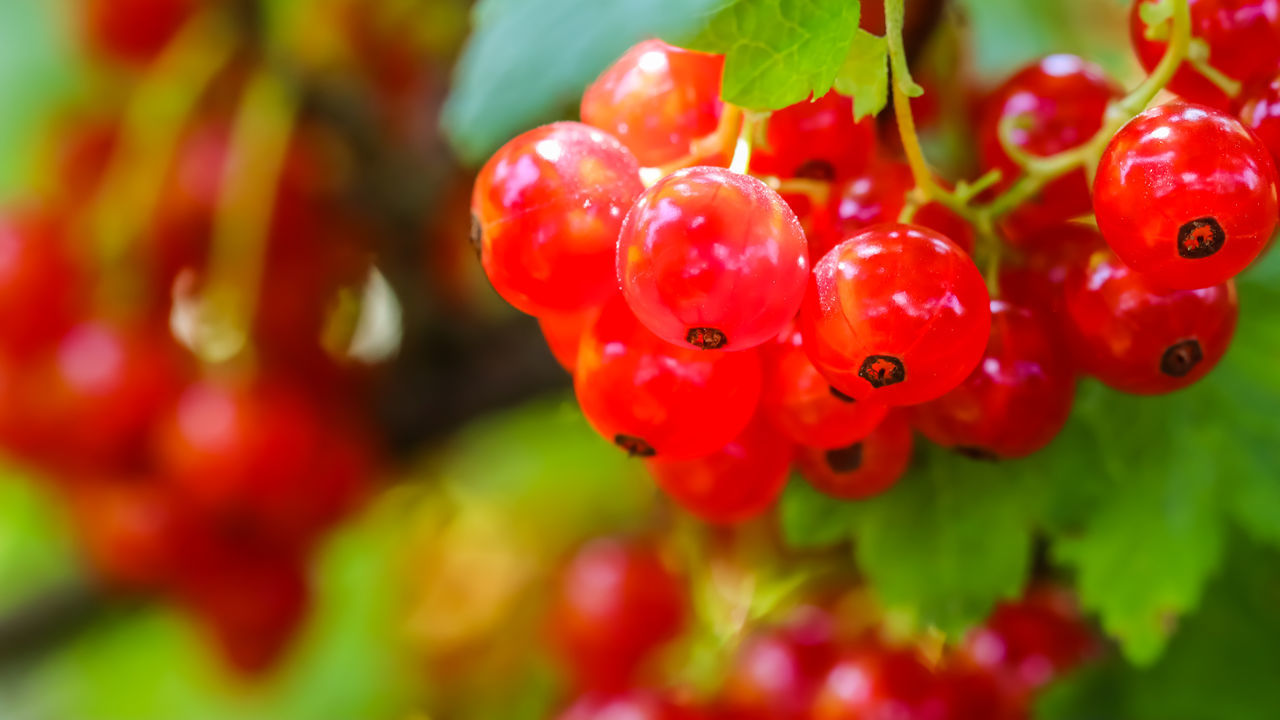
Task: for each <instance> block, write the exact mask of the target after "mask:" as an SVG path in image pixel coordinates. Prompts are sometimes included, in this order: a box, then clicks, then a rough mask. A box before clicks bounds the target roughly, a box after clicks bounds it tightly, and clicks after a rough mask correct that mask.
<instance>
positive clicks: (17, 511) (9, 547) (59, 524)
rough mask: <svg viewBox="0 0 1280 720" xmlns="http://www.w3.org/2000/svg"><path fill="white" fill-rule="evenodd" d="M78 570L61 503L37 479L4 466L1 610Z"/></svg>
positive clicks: (0, 484) (0, 471) (0, 473)
mask: <svg viewBox="0 0 1280 720" xmlns="http://www.w3.org/2000/svg"><path fill="white" fill-rule="evenodd" d="M75 572H76V559H75V551H74V549H73V548H72V544H71V538H70V536H69V533H68V528H67V525H66V518H65V517H63V516H62V514H61V513H60V507H59V505H58V499H57V498H55V497H54V496H53V495H52V493H50V492H49V491H48V490H47V488H44V487H41V486H40V485H38V484H37V483H36V482H35V481H34V480H33V479H31V478H26V477H22V476H21V475H19V474H17V473H15V472H13V471H12V470H11V469H9V468H0V612H3V611H6V610H9V609H10V608H13V607H15V606H17V605H19V604H21V603H22V602H24V601H26V600H29V599H30V598H32V597H34V596H35V595H36V594H37V593H39V592H41V591H42V590H44V589H46V588H48V587H50V586H53V585H55V584H57V583H59V582H62V581H65V580H67V579H69V578H71V577H73V576H74V574H75Z"/></svg>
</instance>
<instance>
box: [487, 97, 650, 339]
mask: <svg viewBox="0 0 1280 720" xmlns="http://www.w3.org/2000/svg"><path fill="white" fill-rule="evenodd" d="M643 189H644V187H643V185H641V183H640V166H639V164H638V163H637V162H636V159H635V156H633V155H632V154H631V152H630V151H629V150H627V149H626V148H625V147H623V146H622V144H621V143H619V142H618V141H617V139H615V138H613V137H610V136H609V135H608V133H605V132H604V131H603V130H597V129H596V128H593V127H591V126H589V125H583V124H582V123H572V122H558V123H552V124H550V125H544V126H542V127H540V128H536V129H534V130H530V131H528V132H526V133H524V134H523V135H520V136H518V137H516V138H515V139H514V140H511V141H510V142H508V143H507V144H506V145H503V146H502V148H500V149H499V150H498V152H497V153H495V154H494V155H493V157H491V158H489V162H487V163H485V166H484V168H482V169H481V170H480V175H479V176H478V177H477V178H476V186H475V191H474V193H473V195H472V198H471V212H472V216H473V227H472V238H471V241H472V243H473V244H474V245H475V246H476V248H477V250H478V251H479V252H480V260H481V263H482V264H483V265H484V271H485V273H486V274H487V275H488V276H489V282H491V283H493V287H494V289H495V290H497V291H498V294H499V295H502V297H503V299H505V300H506V301H507V302H509V303H511V304H512V305H514V306H515V307H516V308H517V309H519V310H522V311H524V312H527V313H529V314H530V315H541V314H543V313H547V312H569V311H574V310H582V309H584V308H586V307H588V306H590V305H594V304H597V303H599V302H601V301H603V300H604V299H605V298H606V297H608V295H609V293H611V292H612V291H613V289H614V288H615V287H616V283H617V278H616V277H615V274H614V270H613V267H614V252H615V248H616V247H617V240H618V229H619V227H621V225H622V218H623V215H624V214H625V213H626V212H627V208H629V207H631V204H632V202H634V201H635V199H636V196H637V195H639V194H640V192H641V191H642V190H643Z"/></svg>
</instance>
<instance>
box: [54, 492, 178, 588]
mask: <svg viewBox="0 0 1280 720" xmlns="http://www.w3.org/2000/svg"><path fill="white" fill-rule="evenodd" d="M67 490H68V493H69V501H70V502H69V506H70V509H71V519H72V522H73V525H74V527H75V530H76V533H77V535H78V537H79V540H80V545H81V547H82V548H83V550H84V553H85V556H86V558H87V560H88V563H89V565H90V567H91V568H92V569H93V571H94V572H95V573H96V574H97V575H98V576H99V577H100V578H101V579H102V580H103V581H104V582H106V583H107V584H109V585H110V586H112V587H117V588H121V589H129V590H138V589H155V588H159V587H160V586H161V584H162V583H163V582H164V581H166V580H168V579H169V578H171V577H172V576H173V573H174V572H175V571H176V570H177V569H178V568H180V567H181V564H182V560H183V558H182V554H183V552H184V550H185V549H186V548H185V547H184V545H185V544H184V542H183V539H184V538H185V536H186V525H187V524H188V523H190V522H191V513H190V512H189V510H188V509H187V508H186V507H185V505H184V504H183V503H181V502H180V501H179V499H178V497H177V496H176V495H175V494H174V493H173V492H172V490H171V489H170V488H169V487H168V486H166V485H165V484H164V483H162V482H159V481H158V479H157V478H152V477H146V476H141V477H128V478H109V479H102V478H98V477H92V478H88V479H87V480H86V481H84V482H77V483H72V484H71V485H69V487H68V489H67Z"/></svg>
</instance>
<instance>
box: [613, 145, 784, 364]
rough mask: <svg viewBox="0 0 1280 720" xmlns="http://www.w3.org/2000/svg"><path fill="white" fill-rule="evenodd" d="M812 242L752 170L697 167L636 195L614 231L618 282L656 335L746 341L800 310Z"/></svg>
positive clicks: (735, 346) (722, 345)
mask: <svg viewBox="0 0 1280 720" xmlns="http://www.w3.org/2000/svg"><path fill="white" fill-rule="evenodd" d="M808 273H809V250H808V246H807V244H806V241H805V237H804V231H803V230H802V229H801V228H800V222H799V221H798V220H797V219H796V216H795V213H794V212H792V211H791V208H790V207H788V206H787V204H786V202H784V201H783V199H782V198H781V197H780V196H779V195H778V194H777V193H775V192H774V191H772V190H770V189H769V188H768V187H766V186H765V184H764V183H762V182H760V181H759V180H757V179H755V178H753V177H750V176H748V175H742V174H739V173H735V172H731V171H729V170H725V169H723V168H715V167H693V168H686V169H684V170H679V171H677V172H675V173H672V174H671V175H669V176H667V177H665V178H663V179H662V180H660V181H658V183H657V184H655V185H654V186H652V187H650V188H649V189H648V190H646V191H645V192H644V194H643V195H641V196H640V198H639V199H638V200H636V203H635V206H634V207H632V208H631V212H629V213H628V214H627V219H626V222H624V223H623V225H622V231H621V233H620V234H619V235H618V282H619V284H620V285H621V287H622V294H623V296H624V297H625V298H626V300H627V304H628V305H630V306H631V310H632V311H633V312H634V313H635V314H636V317H637V318H639V319H640V322H642V323H644V324H645V326H646V327H648V328H649V329H650V330H652V331H653V332H654V334H656V335H657V336H658V337H660V338H662V339H664V340H666V341H667V342H671V343H675V344H677V345H684V346H686V347H687V346H689V345H693V346H696V347H700V348H703V349H707V350H714V349H725V350H745V349H748V348H752V347H755V346H756V345H759V344H761V343H763V342H765V341H766V340H770V339H772V338H774V337H776V336H777V334H778V333H779V332H781V331H782V328H783V327H784V326H785V325H786V324H787V321H789V320H790V319H791V318H793V317H795V314H796V311H797V310H799V309H800V302H801V301H802V300H803V298H804V293H805V281H806V279H807V277H808Z"/></svg>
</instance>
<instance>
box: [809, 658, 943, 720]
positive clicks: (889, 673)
mask: <svg viewBox="0 0 1280 720" xmlns="http://www.w3.org/2000/svg"><path fill="white" fill-rule="evenodd" d="M936 682H937V680H936V678H935V676H934V674H933V672H932V671H930V670H929V668H928V667H927V666H925V664H924V663H923V662H922V661H921V660H920V658H919V657H917V656H916V654H915V653H913V652H911V651H909V650H894V649H889V648H885V647H881V646H878V645H868V646H863V647H859V648H856V649H854V650H852V651H850V652H849V653H847V654H846V655H845V657H843V658H841V659H840V660H839V661H837V662H836V664H835V665H834V666H832V668H831V670H830V671H828V672H827V674H826V677H825V678H824V679H823V681H822V685H821V687H820V688H819V689H818V694H817V697H816V698H815V699H814V702H813V708H812V711H811V712H810V715H809V717H810V718H811V719H812V720H866V719H867V718H877V719H878V720H879V719H883V720H888V719H889V718H923V717H926V716H925V715H924V714H923V713H924V711H925V706H926V703H927V702H928V701H929V699H930V695H931V694H932V692H933V690H934V687H935V685H936Z"/></svg>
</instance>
